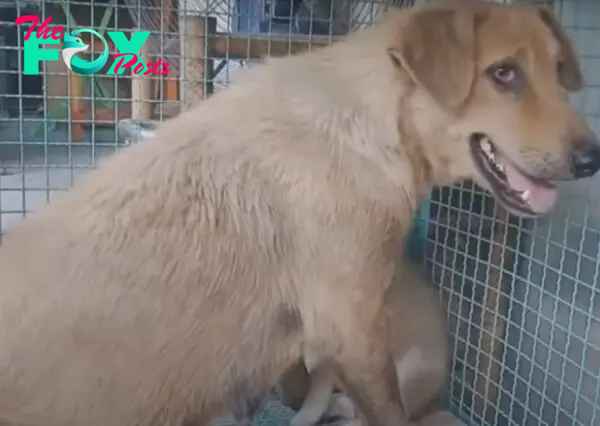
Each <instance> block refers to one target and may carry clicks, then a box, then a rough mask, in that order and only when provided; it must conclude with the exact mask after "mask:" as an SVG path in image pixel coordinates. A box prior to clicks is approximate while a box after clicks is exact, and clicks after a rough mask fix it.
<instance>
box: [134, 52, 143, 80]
mask: <svg viewBox="0 0 600 426" xmlns="http://www.w3.org/2000/svg"><path fill="white" fill-rule="evenodd" d="M136 58H137V55H136ZM136 62H137V61H136ZM140 67H142V69H139V68H140ZM143 70H144V64H137V66H136V67H135V69H134V70H133V73H134V74H136V75H137V74H139V73H141V72H142V71H143ZM144 75H145V74H144Z"/></svg>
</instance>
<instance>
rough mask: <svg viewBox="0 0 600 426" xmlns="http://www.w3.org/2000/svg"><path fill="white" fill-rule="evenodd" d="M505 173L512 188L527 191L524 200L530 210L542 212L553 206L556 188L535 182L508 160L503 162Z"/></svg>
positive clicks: (546, 211)
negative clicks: (525, 199) (527, 193)
mask: <svg viewBox="0 0 600 426" xmlns="http://www.w3.org/2000/svg"><path fill="white" fill-rule="evenodd" d="M505 174H506V180H507V182H508V184H509V185H510V187H511V188H512V189H514V190H515V191H521V192H523V191H528V192H529V197H528V199H527V201H526V202H527V204H528V205H529V208H530V209H531V210H532V211H534V212H535V213H539V214H544V213H548V212H549V211H550V210H551V209H552V207H554V204H555V203H556V198H557V193H556V188H551V187H547V186H541V185H538V184H536V183H535V182H533V181H532V180H531V179H529V178H528V177H527V176H525V175H524V174H523V173H521V172H520V171H519V170H518V169H517V168H515V167H514V166H512V165H511V164H510V162H509V161H507V162H505Z"/></svg>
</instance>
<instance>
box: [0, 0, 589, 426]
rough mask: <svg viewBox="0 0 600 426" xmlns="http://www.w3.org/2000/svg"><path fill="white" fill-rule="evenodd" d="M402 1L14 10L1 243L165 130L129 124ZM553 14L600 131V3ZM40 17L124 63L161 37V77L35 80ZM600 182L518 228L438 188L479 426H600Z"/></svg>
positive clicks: (49, 74) (157, 73)
mask: <svg viewBox="0 0 600 426" xmlns="http://www.w3.org/2000/svg"><path fill="white" fill-rule="evenodd" d="M391 3H393V2H386V1H375V0H305V1H299V0H210V1H209V0H162V1H161V0H96V1H89V0H81V1H76V0H73V1H68V0H63V1H61V0H46V1H44V0H18V1H1V2H0V21H1V24H2V25H1V27H0V28H1V29H0V36H1V39H0V40H1V43H0V46H1V49H0V88H1V92H2V93H1V96H0V112H1V114H0V128H1V129H2V132H1V133H0V232H6V231H7V230H9V228H10V227H11V226H12V225H13V224H14V223H16V222H18V221H19V220H20V219H21V218H22V217H24V216H25V215H26V214H27V213H29V212H31V211H33V210H35V209H36V208H37V207H39V206H40V205H42V204H43V203H45V202H47V201H48V200H50V199H51V198H52V196H53V195H54V194H56V193H57V192H60V191H63V190H66V189H68V188H69V187H71V186H72V185H73V183H74V182H75V181H76V180H77V178H78V177H80V176H82V175H84V174H85V173H86V172H87V171H88V170H91V169H93V168H94V167H96V165H97V163H98V161H99V160H100V159H101V158H103V157H105V156H107V155H111V154H112V153H114V152H116V151H118V150H119V149H121V148H122V147H123V146H124V145H125V144H126V143H125V139H128V137H127V135H125V136H124V134H123V133H124V132H125V133H127V132H128V131H129V132H133V133H136V134H139V133H142V132H143V130H144V129H147V131H148V132H149V133H151V132H152V129H151V128H146V127H143V126H142V127H139V128H136V129H134V130H132V129H131V126H130V127H123V126H121V127H119V126H118V124H119V123H125V122H126V121H124V120H128V119H132V118H133V119H136V120H139V121H140V122H153V120H156V121H162V120H165V119H168V118H170V117H172V116H174V115H176V114H178V113H179V112H180V111H181V110H182V109H187V108H189V107H190V106H191V105H193V104H194V103H197V102H200V101H201V100H202V99H204V98H205V97H207V96H210V95H211V94H212V93H214V92H216V91H218V90H221V89H222V88H224V87H226V86H227V85H228V84H230V83H231V82H232V81H235V78H236V77H235V76H236V72H237V71H238V70H239V69H241V68H245V67H248V66H252V64H253V63H255V62H257V61H260V60H261V57H263V56H265V55H271V56H283V55H287V54H293V53H296V52H300V51H303V50H307V49H311V48H313V47H315V46H322V45H325V44H329V43H331V42H332V41H334V40H336V39H337V38H339V37H341V36H343V35H344V34H345V33H347V32H348V31H350V30H353V29H356V28H359V27H361V26H365V25H369V24H370V23H371V22H372V21H373V20H374V19H375V17H376V16H377V14H378V13H379V11H381V10H382V9H384V8H386V7H388V6H389V4H391ZM395 3H396V5H399V6H402V7H412V6H413V2H411V1H400V2H395ZM537 3H540V2H537ZM541 3H545V4H547V5H548V6H550V7H552V8H553V9H554V10H555V12H556V14H557V15H558V16H559V17H560V19H561V20H562V22H563V24H564V25H565V27H566V28H567V30H568V31H569V33H570V35H571V37H572V38H573V40H574V41H575V43H576V44H577V46H578V48H579V50H580V53H581V55H582V66H583V71H584V74H585V78H586V82H587V86H586V88H585V89H584V90H583V91H582V92H580V93H578V94H576V95H574V96H573V98H572V102H573V104H574V105H575V106H576V107H577V108H578V109H579V110H580V111H581V112H583V114H584V115H585V117H586V118H587V119H588V122H589V124H590V126H592V128H593V129H594V130H595V131H596V132H597V133H600V77H599V76H600V47H599V43H597V38H598V37H599V36H600V19H599V18H600V2H598V1H597V0H561V1H554V2H549V1H546V2H541ZM24 15H35V16H38V17H39V18H40V23H42V22H44V21H47V24H46V27H47V28H49V29H50V30H52V29H54V28H57V27H59V26H63V27H66V28H67V29H68V30H69V31H71V30H75V29H86V28H93V29H95V30H96V31H97V32H98V33H99V34H101V35H103V36H104V40H105V41H106V45H107V47H108V49H109V50H110V51H111V52H113V53H115V52H117V51H119V52H121V50H120V49H118V48H117V46H116V44H118V43H115V39H114V38H113V37H112V36H111V33H113V34H114V32H118V31H122V32H123V33H124V34H126V35H127V38H128V39H129V38H130V37H131V33H132V32H144V31H149V32H150V34H149V35H148V36H147V39H144V41H145V42H144V43H141V44H140V46H139V51H137V53H138V54H139V55H140V57H142V58H144V60H145V61H146V62H147V63H150V64H152V67H148V68H146V69H143V72H139V73H136V72H132V68H135V65H136V63H133V64H132V65H131V66H130V67H129V68H127V67H125V66H123V70H121V71H122V72H118V71H117V72H115V73H112V74H111V73H110V70H111V67H113V66H114V64H111V63H110V62H109V63H107V64H106V65H105V66H104V67H103V68H102V69H101V70H100V71H99V72H97V73H95V74H92V75H88V76H84V75H79V74H76V73H73V72H71V71H70V70H69V69H68V68H67V67H66V66H65V64H64V62H62V61H44V62H41V63H40V66H39V68H40V72H39V73H38V74H35V73H34V74H25V73H24V59H23V46H24V42H25V40H24V34H23V33H24V31H27V30H28V29H29V28H30V27H31V25H32V24H33V22H25V23H23V24H20V25H16V24H15V20H16V18H17V17H19V16H24ZM50 18H51V19H50ZM36 28H39V24H38V27H36ZM84 41H85V42H86V43H88V42H89V45H90V49H89V51H88V52H86V53H88V54H89V55H91V57H92V58H95V59H97V58H98V57H100V55H101V54H102V49H103V46H104V45H103V44H102V43H101V41H99V39H98V38H97V37H89V38H88V39H84ZM59 47H60V45H56V44H48V45H44V46H43V48H44V49H49V50H50V49H56V48H59ZM125 59H127V58H125ZM155 65H156V66H155ZM148 70H150V71H148ZM147 71H148V72H147ZM290 84H293V82H290ZM127 123H130V121H127ZM597 179H600V178H596V179H591V180H588V181H587V182H583V183H581V182H578V183H576V184H563V185H562V187H561V197H562V200H561V203H560V204H559V206H558V207H557V208H556V209H555V211H554V212H553V213H552V215H551V216H550V217H547V218H543V219H538V220H535V221H534V220H525V219H518V218H516V217H513V216H511V215H509V214H508V213H506V212H505V211H504V210H503V209H502V208H501V207H500V206H498V205H497V204H496V203H495V202H494V201H493V199H491V198H490V197H489V196H488V195H487V193H486V192H485V191H483V190H482V189H480V188H478V187H477V186H476V185H474V184H472V183H465V184H463V185H460V186H456V187H451V188H439V189H436V190H435V191H434V192H433V193H432V195H431V198H430V200H429V203H428V204H427V206H426V208H423V210H422V213H423V215H424V218H425V219H426V220H427V222H428V227H427V229H426V236H425V238H426V241H424V244H423V245H422V248H423V250H424V254H425V256H424V263H425V265H426V268H425V269H426V270H427V271H429V272H430V273H431V275H432V277H433V279H434V281H435V282H436V283H438V284H439V287H440V289H441V296H442V298H443V300H444V301H445V302H446V306H447V310H448V319H449V324H450V331H451V334H452V337H453V339H454V342H455V343H454V349H453V360H452V379H451V382H450V385H449V388H448V392H447V398H446V403H447V405H448V406H449V407H450V408H451V409H452V410H453V411H454V412H455V413H458V414H459V415H460V416H461V417H462V418H463V419H465V420H466V421H469V422H470V423H472V424H480V425H484V424H486V425H526V426H530V425H581V426H595V425H599V426H600V414H599V411H600V396H599V395H600V298H599V296H598V289H597V287H596V283H597V282H598V281H599V279H598V274H599V269H600V258H599V249H600V213H598V212H600V206H599V205H598V204H599V203H600V196H598V194H597V193H596V192H595V188H596V187H597V185H596V183H597ZM0 238H1V233H0ZM0 241H1V240H0ZM291 414H292V412H291V411H290V410H289V409H287V408H286V407H284V406H283V405H281V404H280V403H279V402H278V401H277V399H276V397H275V396H274V395H271V396H269V397H268V399H267V402H266V404H265V406H264V408H263V409H262V411H261V412H260V413H259V415H258V419H257V422H258V423H260V424H273V425H275V424H286V422H287V421H288V420H289V418H290V416H291ZM228 421H229V420H227V419H224V420H219V421H218V422H217V423H220V424H223V423H227V422H228Z"/></svg>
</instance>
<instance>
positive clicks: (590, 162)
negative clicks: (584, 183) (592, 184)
mask: <svg viewBox="0 0 600 426" xmlns="http://www.w3.org/2000/svg"><path fill="white" fill-rule="evenodd" d="M571 170H572V172H573V176H574V177H575V179H581V178H586V177H590V176H594V175H595V174H596V172H597V171H598V170H600V141H598V139H597V138H595V137H590V138H585V139H583V140H580V141H578V142H576V143H575V148H574V149H573V162H572V166H571Z"/></svg>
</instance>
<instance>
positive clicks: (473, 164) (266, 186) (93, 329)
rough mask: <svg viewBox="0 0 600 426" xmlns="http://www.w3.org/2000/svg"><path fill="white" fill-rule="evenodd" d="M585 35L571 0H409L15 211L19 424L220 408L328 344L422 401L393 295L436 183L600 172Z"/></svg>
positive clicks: (382, 404)
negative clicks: (583, 93)
mask: <svg viewBox="0 0 600 426" xmlns="http://www.w3.org/2000/svg"><path fill="white" fill-rule="evenodd" d="M581 83H582V82H581V74H580V70H579V66H578V62H577V58H576V56H575V54H574V52H573V49H572V47H571V45H570V43H569V42H568V41H567V39H566V37H565V36H564V33H563V31H562V29H561V27H560V26H559V25H558V24H557V23H556V21H555V20H554V18H552V16H551V14H550V13H548V12H545V11H544V12H541V11H539V10H538V9H534V8H527V7H517V6H507V5H500V4H493V3H480V4H479V3H470V2H460V3H458V4H455V3H454V2H448V3H447V4H446V3H444V4H443V5H442V6H439V9H435V8H430V9H427V10H421V11H411V10H405V11H396V10H394V11H392V12H391V13H390V14H389V15H388V17H387V18H386V19H384V20H383V21H382V22H381V23H379V24H377V25H374V26H373V27H372V28H370V29H368V30H365V31H363V32H359V33H356V34H354V35H351V36H349V37H347V38H346V39H345V40H344V41H341V42H339V43H337V44H334V45H332V46H329V47H327V48H324V49H319V50H314V51H312V52H310V53H306V54H303V55H298V56H295V57H288V58H282V59H274V60H271V61H269V63H268V64H266V65H264V66H257V67H253V68H252V69H250V70H248V71H247V72H246V73H245V75H244V76H243V77H240V79H239V80H238V81H237V82H236V83H234V84H233V85H232V86H231V87H230V88H229V89H227V90H224V91H223V92H220V93H217V94H216V95H214V96H213V97H212V98H210V99H209V100H207V101H206V102H204V103H202V104H200V105H198V106H197V107H196V108H194V109H192V110H190V111H189V112H186V113H184V114H182V115H181V116H179V117H177V118H175V119H174V120H172V121H170V122H168V123H166V124H165V125H164V126H162V127H161V128H160V129H159V130H158V134H157V136H156V138H154V139H152V140H149V141H147V142H145V143H143V144H139V145H136V146H133V147H131V148H128V149H127V150H124V151H123V152H121V153H119V154H117V155H116V156H115V157H113V158H110V159H108V160H107V161H106V162H105V163H104V164H102V165H101V166H100V167H99V168H98V170H96V171H93V172H91V174H90V175H89V176H87V177H86V179H85V180H84V181H81V182H79V183H78V184H76V185H75V187H74V188H73V189H72V190H71V191H70V192H68V193H67V194H65V195H64V196H60V197H56V198H54V200H53V201H52V202H50V203H49V205H48V206H45V207H44V208H42V209H40V210H39V211H37V212H36V213H34V214H32V215H30V216H29V217H27V218H25V220H24V221H22V222H21V223H20V224H19V225H17V226H16V227H14V228H12V229H11V230H10V231H9V235H8V236H7V237H6V239H5V240H4V244H3V246H2V247H1V248H0V271H2V275H1V285H0V424H3V425H10V426H15V425H19V426H106V425H111V426H150V425H152V426H158V425H160V426H164V425H169V426H172V425H178V424H180V423H181V422H187V423H188V424H192V423H193V422H194V421H195V422H197V423H200V424H203V423H204V422H206V421H207V420H208V419H211V418H213V417H214V416H217V415H220V414H221V413H224V412H225V411H228V409H229V408H230V407H231V404H232V403H233V401H235V399H236V398H237V397H238V396H239V395H243V394H245V393H246V392H247V391H249V390H250V391H252V392H259V391H261V392H265V391H266V389H267V388H268V387H270V386H271V385H273V384H275V383H276V381H277V380H278V378H279V377H280V376H281V374H282V373H283V372H284V371H285V369H286V368H288V367H289V366H290V365H292V364H293V363H294V362H296V360H298V359H299V358H300V357H301V356H302V354H303V353H304V352H305V350H306V349H307V348H308V349H310V350H311V352H312V353H318V354H320V356H321V358H322V360H323V362H324V363H328V364H329V365H330V366H331V368H332V371H334V373H335V374H336V376H337V377H339V378H340V380H341V382H342V383H343V384H344V388H345V390H347V391H348V394H349V396H350V397H351V398H352V400H353V401H354V402H355V403H356V404H357V406H358V407H359V411H360V412H361V413H362V415H363V416H364V418H363V419H362V420H364V422H365V423H367V424H369V425H371V426H390V425H401V424H406V423H407V422H408V420H407V418H406V415H405V414H404V412H403V409H402V406H401V402H400V396H399V392H398V384H397V380H396V378H395V374H394V370H395V368H394V364H393V360H392V358H391V356H390V350H389V347H388V340H387V336H388V335H389V333H388V322H387V320H386V315H384V311H383V305H384V296H385V292H386V289H387V288H388V286H389V285H390V282H391V280H392V275H393V269H394V268H393V263H394V258H395V256H396V246H397V244H398V240H403V239H404V237H405V234H406V232H407V231H408V229H409V227H410V223H411V219H412V216H413V213H414V211H415V208H416V206H417V203H419V201H420V200H421V199H422V197H423V196H424V195H425V194H427V193H428V192H429V191H430V189H431V187H432V185H435V184H444V183H449V182H455V181H457V180H460V179H462V178H474V179H475V180H477V181H478V182H480V183H481V184H482V185H485V186H486V187H488V188H490V189H491V190H492V192H493V193H494V195H495V196H496V197H498V199H499V200H500V201H502V202H503V203H504V204H505V205H506V206H507V207H508V208H510V209H511V210H512V211H514V212H516V213H520V214H526V215H538V214H544V213H546V212H548V211H549V210H550V209H551V207H552V205H553V202H554V199H555V192H556V190H555V189H554V187H553V186H552V185H551V184H550V183H549V179H574V178H579V177H585V176H591V175H593V174H594V173H596V171H597V170H598V168H599V167H600V149H599V148H598V141H597V140H596V138H595V136H594V135H592V133H591V132H590V130H589V128H588V127H587V125H586V124H585V122H584V121H583V119H582V118H581V117H579V116H578V115H577V114H576V112H575V111H574V110H573V109H572V108H571V107H570V106H569V104H568V102H567V99H566V97H565V91H564V89H569V90H571V89H579V88H580V86H581Z"/></svg>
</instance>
